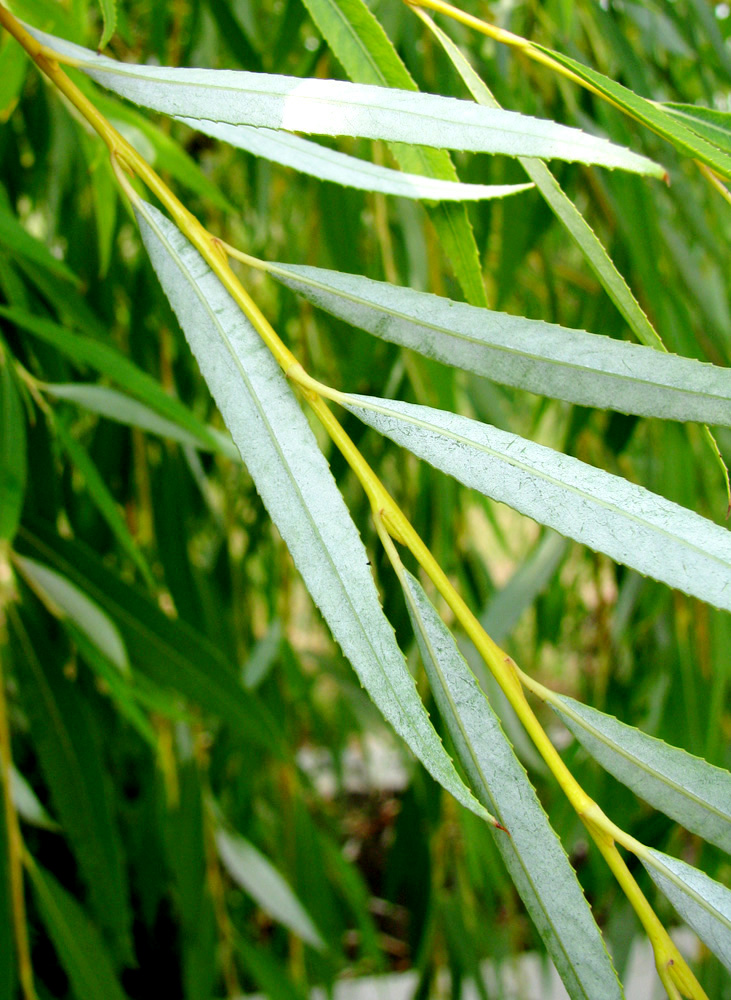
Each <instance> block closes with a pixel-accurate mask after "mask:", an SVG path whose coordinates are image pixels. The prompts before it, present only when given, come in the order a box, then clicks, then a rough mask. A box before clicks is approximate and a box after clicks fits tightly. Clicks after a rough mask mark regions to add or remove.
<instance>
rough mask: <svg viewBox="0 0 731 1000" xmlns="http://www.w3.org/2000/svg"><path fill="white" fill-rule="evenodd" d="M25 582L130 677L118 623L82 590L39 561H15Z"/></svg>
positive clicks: (22, 558) (22, 557)
mask: <svg viewBox="0 0 731 1000" xmlns="http://www.w3.org/2000/svg"><path fill="white" fill-rule="evenodd" d="M13 561H14V563H15V565H16V566H17V567H18V569H19V570H20V572H21V574H22V575H23V577H24V579H25V580H26V582H27V583H28V584H30V586H31V587H32V588H33V590H34V591H35V592H36V594H38V596H39V597H40V598H41V600H42V601H43V603H44V604H45V605H46V607H48V608H49V609H50V610H51V611H52V613H53V614H55V615H56V616H57V617H59V618H66V617H68V618H70V619H71V621H72V622H74V623H75V625H77V627H78V628H80V629H81V631H82V632H83V633H84V635H86V636H87V638H88V639H89V640H90V641H91V642H92V643H93V644H94V645H95V646H96V647H97V649H99V650H100V652H101V653H102V654H103V655H104V656H105V657H106V658H107V659H108V660H109V661H110V662H111V663H113V664H114V666H115V667H116V669H117V670H118V671H119V672H120V673H121V674H129V660H128V658H127V650H126V649H125V647H124V643H123V642H122V637H121V636H120V634H119V631H118V630H117V627H116V625H115V624H114V622H113V621H112V620H111V619H110V618H109V616H108V615H107V614H106V613H105V612H104V611H102V609H101V608H100V607H99V605H98V604H95V603H94V601H92V600H91V599H90V598H89V597H87V595H86V594H85V593H84V592H83V591H82V590H79V588H78V587H77V586H76V585H75V584H73V583H71V581H70V580H67V579H66V577H64V576H62V575H61V574H60V573H57V572H56V571H55V570H53V569H50V568H49V567H48V566H44V565H43V564H42V563H39V562H37V561H36V560H35V559H28V558H27V557H25V556H19V555H16V556H14V558H13Z"/></svg>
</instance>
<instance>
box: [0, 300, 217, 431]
mask: <svg viewBox="0 0 731 1000" xmlns="http://www.w3.org/2000/svg"><path fill="white" fill-rule="evenodd" d="M0 316H1V317H3V318H4V319H7V320H9V321H10V322H11V323H15V324H16V326H19V327H20V328H21V329H23V330H27V331H28V332H29V333H32V334H33V335H34V336H35V337H38V339H39V340H42V341H44V343H46V344H51V345H52V346H53V347H55V348H56V349H57V350H59V351H61V352H62V353H63V354H64V355H65V356H66V357H67V358H69V359H70V360H71V361H73V362H74V363H75V364H77V365H90V366H91V367H92V368H94V369H95V370H96V371H98V372H101V373H102V374H103V375H107V376H108V377H109V378H111V379H113V380H114V381H115V382H116V383H117V384H118V385H120V386H122V388H123V389H126V390H127V392H129V393H130V394H131V395H133V396H136V397H137V399H140V400H141V401H142V402H143V403H145V404H146V405H147V406H149V407H151V408H152V409H153V410H156V411H157V413H159V414H161V416H163V417H166V418H167V419H168V420H170V421H171V422H172V423H174V424H178V426H179V427H180V428H181V429H183V430H187V431H189V432H190V434H192V435H193V437H194V438H197V439H198V440H199V441H200V442H202V443H204V444H206V445H207V446H208V447H209V448H211V449H212V450H214V451H215V450H216V449H217V448H218V447H219V444H220V437H219V436H217V435H215V434H214V433H212V431H211V430H210V428H208V427H207V426H206V425H205V424H204V423H203V422H202V421H200V420H198V418H197V417H196V416H195V415H194V414H193V413H191V411H190V410H189V409H188V408H187V407H186V406H185V405H184V404H183V403H181V402H180V400H178V399H175V397H174V396H171V395H169V394H168V393H167V392H166V391H165V390H164V389H163V387H162V386H161V385H160V383H159V382H158V381H157V380H156V379H154V378H153V377H152V376H151V375H148V374H147V372H144V371H142V369H140V368H138V367H137V365H135V364H134V363H133V362H132V361H130V360H129V358H126V357H125V356H124V355H123V354H121V353H120V352H119V351H118V350H116V349H115V348H113V347H110V346H109V345H108V344H105V343H103V342H101V341H99V340H95V339H93V338H91V337H82V336H80V335H79V334H77V333H72V332H71V331H70V330H67V329H66V328H65V327H63V326H60V325H59V324H58V323H54V322H52V321H51V320H48V319H42V318H41V317H40V316H35V315H33V313H29V312H26V311H25V310H23V309H16V308H7V307H6V306H0Z"/></svg>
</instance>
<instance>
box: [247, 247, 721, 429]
mask: <svg viewBox="0 0 731 1000" xmlns="http://www.w3.org/2000/svg"><path fill="white" fill-rule="evenodd" d="M263 266H264V267H265V268H266V270H267V271H268V273H269V274H271V275H272V277H273V278H276V279H277V280H278V281H281V282H282V284H284V285H287V287H288V288H292V289H293V290H294V291H296V292H299V293H300V294H301V295H304V296H305V298H307V299H309V300H310V301H311V302H313V303H314V304H315V305H316V306H318V307H319V308H321V309H324V310H326V311H327V312H329V313H332V314H333V315H335V316H338V317H340V318H341V319H344V320H345V321H346V322H348V323H351V324H352V325H353V326H357V327H360V328H361V329H363V330H367V331H368V332H369V333H372V334H374V335H375V336H377V337H381V339H383V340H388V341H390V342H391V343H394V344H400V345H401V346H402V347H410V348H412V349H413V350H415V351H418V352H419V353H420V354H424V355H426V356H427V357H429V358H434V359H435V360H437V361H442V362H444V363H445V364H449V365H454V366H455V367H456V368H464V369H466V370H467V371H471V372H476V373H477V374H478V375H486V376H487V377H488V378H491V379H493V380H494V381H496V382H503V383H505V384H507V385H514V386H517V387H519V388H521V389H529V390H530V391H531V392H535V393H539V394H541V395H544V396H554V397H556V398H558V399H566V400H569V401H570V402H572V403H581V404H582V405H584V406H598V407H604V408H607V409H613V410H620V411H622V412H624V413H638V414H641V415H643V416H655V417H662V418H663V419H666V420H698V421H700V422H703V423H710V424H725V425H729V424H731V368H721V367H719V366H715V365H710V364H704V363H702V362H700V361H694V360H692V359H691V358H681V357H679V356H678V355H675V354H660V353H659V352H658V351H655V350H652V349H651V348H649V347H643V346H642V345H640V344H631V343H629V342H627V341H622V340H612V339H611V338H610V337H602V336H599V335H598V334H592V333H586V332H585V331H584V330H569V329H566V328H565V327H562V326H557V325H555V324H553V323H544V322H543V321H542V320H533V319H524V318H523V317H522V316H510V315H508V314H507V313H499V312H493V311H491V310H487V309H478V308H477V307H476V306H471V305H468V304H467V303H464V302H453V301H452V300H451V299H446V298H442V297H441V296H438V295H432V294H430V293H428V292H419V291H415V290H414V289H411V288H402V287H398V286H396V285H391V284H388V283H387V282H384V281H373V280H372V279H371V278H365V277H362V276H361V275H357V274H344V273H342V272H340V271H329V270H325V269H323V268H315V267H309V266H307V265H298V264H268V263H267V264H264V265H263Z"/></svg>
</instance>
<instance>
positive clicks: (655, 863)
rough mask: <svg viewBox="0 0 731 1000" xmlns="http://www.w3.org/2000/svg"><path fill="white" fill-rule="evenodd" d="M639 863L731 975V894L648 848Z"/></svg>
mask: <svg viewBox="0 0 731 1000" xmlns="http://www.w3.org/2000/svg"><path fill="white" fill-rule="evenodd" d="M640 861H642V864H643V865H644V866H645V868H646V869H647V873H648V874H649V876H650V878H651V879H652V880H653V882H654V883H655V885H656V886H657V887H658V889H660V890H661V891H662V892H663V893H664V895H665V896H667V898H668V899H669V900H670V902H671V903H672V904H673V906H674V907H675V909H676V910H677V911H678V913H679V914H680V916H681V917H682V918H683V920H685V922H686V923H687V924H688V925H689V926H690V927H692V928H693V930H694V931H695V932H696V934H697V935H698V937H699V938H700V939H701V941H703V942H704V943H705V944H706V945H707V946H708V947H709V948H710V950H711V951H712V952H713V954H714V955H716V956H717V957H718V958H719V959H720V960H721V961H722V962H723V964H724V965H725V966H726V968H727V969H728V970H729V971H730V972H731V891H729V890H728V888H727V887H726V886H725V885H721V884H720V882H715V881H714V880H713V879H712V878H709V877H708V875H706V874H705V873H704V872H701V871H698V869H697V868H693V867H692V866H691V865H687V864H686V863H685V862H684V861H678V859H677V858H671V857H670V856H669V855H667V854H663V853H661V852H660V851H655V850H653V849H651V848H647V849H646V851H645V853H643V854H642V855H640Z"/></svg>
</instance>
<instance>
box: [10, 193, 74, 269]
mask: <svg viewBox="0 0 731 1000" xmlns="http://www.w3.org/2000/svg"><path fill="white" fill-rule="evenodd" d="M0 246H2V247H4V248H5V249H7V251H8V252H9V253H10V255H11V256H15V255H16V254H17V255H19V256H21V257H25V259H26V260H27V261H28V263H29V264H31V265H33V267H38V268H41V269H43V270H46V271H50V272H51V273H52V274H55V275H56V276H57V277H59V278H63V279H64V280H65V281H70V282H72V283H73V284H78V280H79V279H78V278H77V277H76V275H75V274H74V273H73V271H70V270H69V268H68V267H67V266H66V265H65V264H64V263H63V262H62V261H60V260H57V259H56V257H54V256H53V254H52V253H51V252H50V250H49V249H48V247H46V246H45V245H44V244H43V243H41V242H40V240H36V239H34V238H33V237H32V236H31V235H30V233H29V232H28V230H27V229H25V228H24V227H23V226H22V225H21V224H20V222H18V220H17V218H16V217H15V215H13V213H12V212H10V211H9V210H8V209H7V207H6V206H5V204H4V199H2V200H0Z"/></svg>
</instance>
